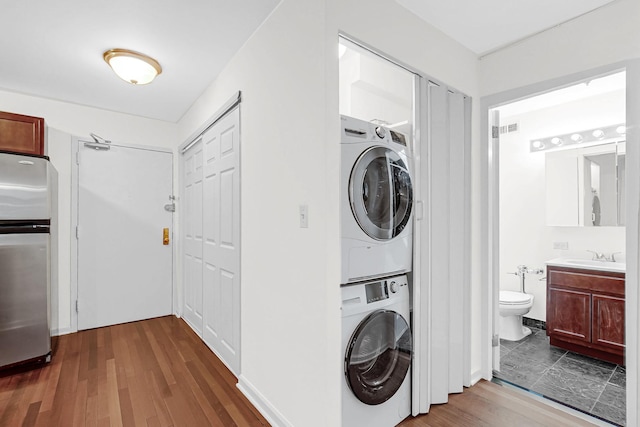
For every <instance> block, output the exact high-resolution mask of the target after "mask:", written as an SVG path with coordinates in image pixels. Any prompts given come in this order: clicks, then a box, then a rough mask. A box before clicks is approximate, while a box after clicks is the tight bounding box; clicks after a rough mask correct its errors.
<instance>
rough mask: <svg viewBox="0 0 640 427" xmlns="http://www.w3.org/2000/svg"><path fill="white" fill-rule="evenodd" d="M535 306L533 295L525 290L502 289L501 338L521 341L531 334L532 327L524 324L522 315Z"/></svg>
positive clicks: (500, 310)
mask: <svg viewBox="0 0 640 427" xmlns="http://www.w3.org/2000/svg"><path fill="white" fill-rule="evenodd" d="M531 307H533V295H531V294H525V293H523V292H514V291H500V307H499V312H500V338H501V339H503V340H507V341H520V340H521V339H523V338H524V337H526V336H528V335H531V329H529V328H527V327H526V326H522V316H523V315H525V314H527V313H528V312H529V310H531Z"/></svg>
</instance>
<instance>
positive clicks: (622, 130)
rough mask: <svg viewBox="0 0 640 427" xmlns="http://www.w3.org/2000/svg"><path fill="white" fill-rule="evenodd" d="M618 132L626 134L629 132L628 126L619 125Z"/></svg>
mask: <svg viewBox="0 0 640 427" xmlns="http://www.w3.org/2000/svg"><path fill="white" fill-rule="evenodd" d="M616 132H618V134H620V135H624V134H626V133H627V127H626V126H618V127H617V128H616Z"/></svg>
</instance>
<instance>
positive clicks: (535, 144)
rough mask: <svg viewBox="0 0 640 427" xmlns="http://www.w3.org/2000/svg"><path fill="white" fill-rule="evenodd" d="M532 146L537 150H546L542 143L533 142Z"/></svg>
mask: <svg viewBox="0 0 640 427" xmlns="http://www.w3.org/2000/svg"><path fill="white" fill-rule="evenodd" d="M531 145H533V148H537V149H538V150H541V149H543V148H544V144H543V143H542V142H541V141H533V143H532V144H531Z"/></svg>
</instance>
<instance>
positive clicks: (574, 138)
mask: <svg viewBox="0 0 640 427" xmlns="http://www.w3.org/2000/svg"><path fill="white" fill-rule="evenodd" d="M571 140H572V141H573V142H575V143H576V144H578V143H580V142H582V135H580V134H579V133H574V134H573V135H571Z"/></svg>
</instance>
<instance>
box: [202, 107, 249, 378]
mask: <svg viewBox="0 0 640 427" xmlns="http://www.w3.org/2000/svg"><path fill="white" fill-rule="evenodd" d="M239 122H240V112H239V108H238V107H236V108H235V109H234V110H232V111H231V112H229V113H228V114H227V115H226V116H224V117H223V118H222V119H220V120H219V121H218V122H216V123H215V124H214V125H213V126H212V127H211V128H210V129H209V130H208V131H207V132H206V133H205V134H204V135H203V137H202V141H203V144H204V197H203V200H204V209H203V212H204V215H203V231H204V234H203V261H204V266H203V267H204V272H203V278H204V281H203V300H204V301H203V304H204V305H203V315H204V331H203V340H204V342H205V343H206V344H207V345H208V346H209V347H210V348H211V349H212V350H213V351H214V352H215V353H216V354H217V355H218V356H219V357H220V358H221V359H222V361H223V362H224V363H225V364H226V365H227V366H228V367H229V369H231V371H232V372H233V373H234V374H236V375H238V374H239V371H240V351H239V348H240V126H239Z"/></svg>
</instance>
